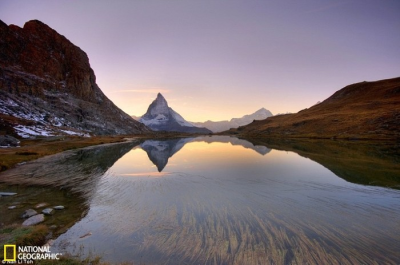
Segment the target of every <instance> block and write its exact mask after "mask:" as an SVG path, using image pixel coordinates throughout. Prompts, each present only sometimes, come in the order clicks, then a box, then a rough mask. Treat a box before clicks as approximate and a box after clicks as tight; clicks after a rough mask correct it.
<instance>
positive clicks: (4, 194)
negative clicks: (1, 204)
mask: <svg viewBox="0 0 400 265" xmlns="http://www.w3.org/2000/svg"><path fill="white" fill-rule="evenodd" d="M16 194H17V193H15V192H2V191H0V197H1V196H13V195H16Z"/></svg>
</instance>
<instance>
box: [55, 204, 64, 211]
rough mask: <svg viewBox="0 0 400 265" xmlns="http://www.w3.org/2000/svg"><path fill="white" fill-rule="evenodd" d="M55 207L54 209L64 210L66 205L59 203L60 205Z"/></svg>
mask: <svg viewBox="0 0 400 265" xmlns="http://www.w3.org/2000/svg"><path fill="white" fill-rule="evenodd" d="M53 209H54V210H64V209H65V207H64V206H62V205H58V206H54V207H53Z"/></svg>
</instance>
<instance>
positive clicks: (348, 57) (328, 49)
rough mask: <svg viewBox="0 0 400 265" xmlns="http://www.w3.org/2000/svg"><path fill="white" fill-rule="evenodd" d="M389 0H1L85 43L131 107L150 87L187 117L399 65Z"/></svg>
mask: <svg viewBox="0 0 400 265" xmlns="http://www.w3.org/2000/svg"><path fill="white" fill-rule="evenodd" d="M399 14H400V1H399V0H376V1H373V0H354V1H351V0H343V1H327V0H319V1H316V0H304V1H298V0H291V1H285V0H282V1H262V0H243V1H236V0H229V1H228V0H225V1H219V0H197V1H190V0H170V1H169V0H158V1H153V0H141V1H139V0H132V1H129V0H126V1H125V0H117V1H102V0H83V1H73V0H58V1H54V0H51V1H44V0H40V1H36V0H29V1H20V0H1V1H0V19H1V20H3V21H4V22H5V23H7V24H15V25H18V26H20V27H22V26H23V25H24V23H25V22H26V21H28V20H32V19H38V20H40V21H42V22H44V23H45V24H47V25H49V26H50V27H52V28H53V29H55V30H56V31H57V32H59V33H60V34H62V35H64V36H65V37H67V38H68V39H69V40H70V41H71V42H73V43H74V44H75V45H77V46H79V47H80V48H81V49H82V50H84V51H85V52H86V53H87V54H88V56H89V59H90V64H91V67H92V68H93V70H94V71H95V74H96V77H97V84H98V85H99V86H100V88H101V89H102V90H103V92H104V93H105V94H106V95H107V96H108V97H109V98H110V99H111V100H112V101H113V102H114V103H115V104H116V105H117V106H118V107H120V108H121V109H123V110H124V111H125V112H127V113H128V114H133V115H142V114H144V113H145V112H146V110H147V108H148V106H149V104H150V103H151V101H152V100H154V99H155V97H156V95H157V93H158V92H161V93H162V94H163V95H164V96H165V98H166V99H167V101H168V103H169V105H170V106H171V107H172V108H173V109H174V110H175V111H177V112H178V113H180V114H181V115H182V116H183V117H184V118H186V119H187V120H189V121H205V120H208V119H211V120H215V121H216V120H224V119H230V118H233V117H241V116H243V115H245V114H250V113H252V112H254V111H256V110H257V109H259V108H261V107H265V108H266V109H269V110H270V111H271V112H272V113H273V114H277V113H286V112H298V111H299V110H301V109H304V108H307V107H310V106H312V105H313V104H315V103H316V102H318V101H322V100H324V99H326V98H327V97H329V96H330V95H331V94H333V93H334V92H335V91H337V90H339V89H341V88H343V87H344V86H346V85H349V84H352V83H356V82H361V81H364V80H365V81H375V80H380V79H385V78H392V77H398V76H400V15H399Z"/></svg>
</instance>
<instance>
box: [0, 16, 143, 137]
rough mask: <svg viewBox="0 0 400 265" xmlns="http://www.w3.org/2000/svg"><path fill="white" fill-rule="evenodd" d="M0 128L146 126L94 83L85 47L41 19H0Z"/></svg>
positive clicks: (51, 130) (107, 130)
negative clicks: (17, 22)
mask: <svg viewBox="0 0 400 265" xmlns="http://www.w3.org/2000/svg"><path fill="white" fill-rule="evenodd" d="M0 131H2V132H3V133H6V134H10V135H14V136H19V137H31V136H51V135H80V136H83V135H86V136H88V135H89V134H94V135H104V134H107V135H115V134H138V133H144V132H149V131H150V130H149V129H148V128H147V127H146V126H144V125H143V124H141V123H139V122H137V121H135V120H134V119H132V118H131V117H130V116H129V115H127V114H126V113H124V112H123V111H122V110H120V109H119V108H118V107H117V106H115V105H114V103H112V102H111V101H110V100H109V99H108V98H107V97H106V96H105V95H104V94H103V92H102V91H101V90H100V88H99V87H98V85H97V84H96V76H95V74H94V72H93V70H92V69H91V67H90V64H89V59H88V57H87V55H86V53H85V52H84V51H82V50H81V49H80V48H79V47H77V46H75V45H74V44H72V43H71V42H70V41H69V40H68V39H67V38H65V37H64V36H62V35H60V34H58V33H57V32H56V31H55V30H53V29H52V28H50V27H49V26H47V25H46V24H44V23H42V22H40V21H38V20H32V21H29V22H27V23H25V25H24V27H23V28H20V27H18V26H15V25H10V26H7V25H6V24H5V23H4V22H2V21H0Z"/></svg>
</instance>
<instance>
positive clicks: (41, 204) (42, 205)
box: [35, 202, 49, 209]
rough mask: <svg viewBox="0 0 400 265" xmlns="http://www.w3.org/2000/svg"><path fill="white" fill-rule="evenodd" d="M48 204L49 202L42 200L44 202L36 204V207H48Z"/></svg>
mask: <svg viewBox="0 0 400 265" xmlns="http://www.w3.org/2000/svg"><path fill="white" fill-rule="evenodd" d="M47 205H49V204H48V203H47V202H42V203H39V204H36V206H35V208H36V209H39V208H42V207H46V206H47Z"/></svg>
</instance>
